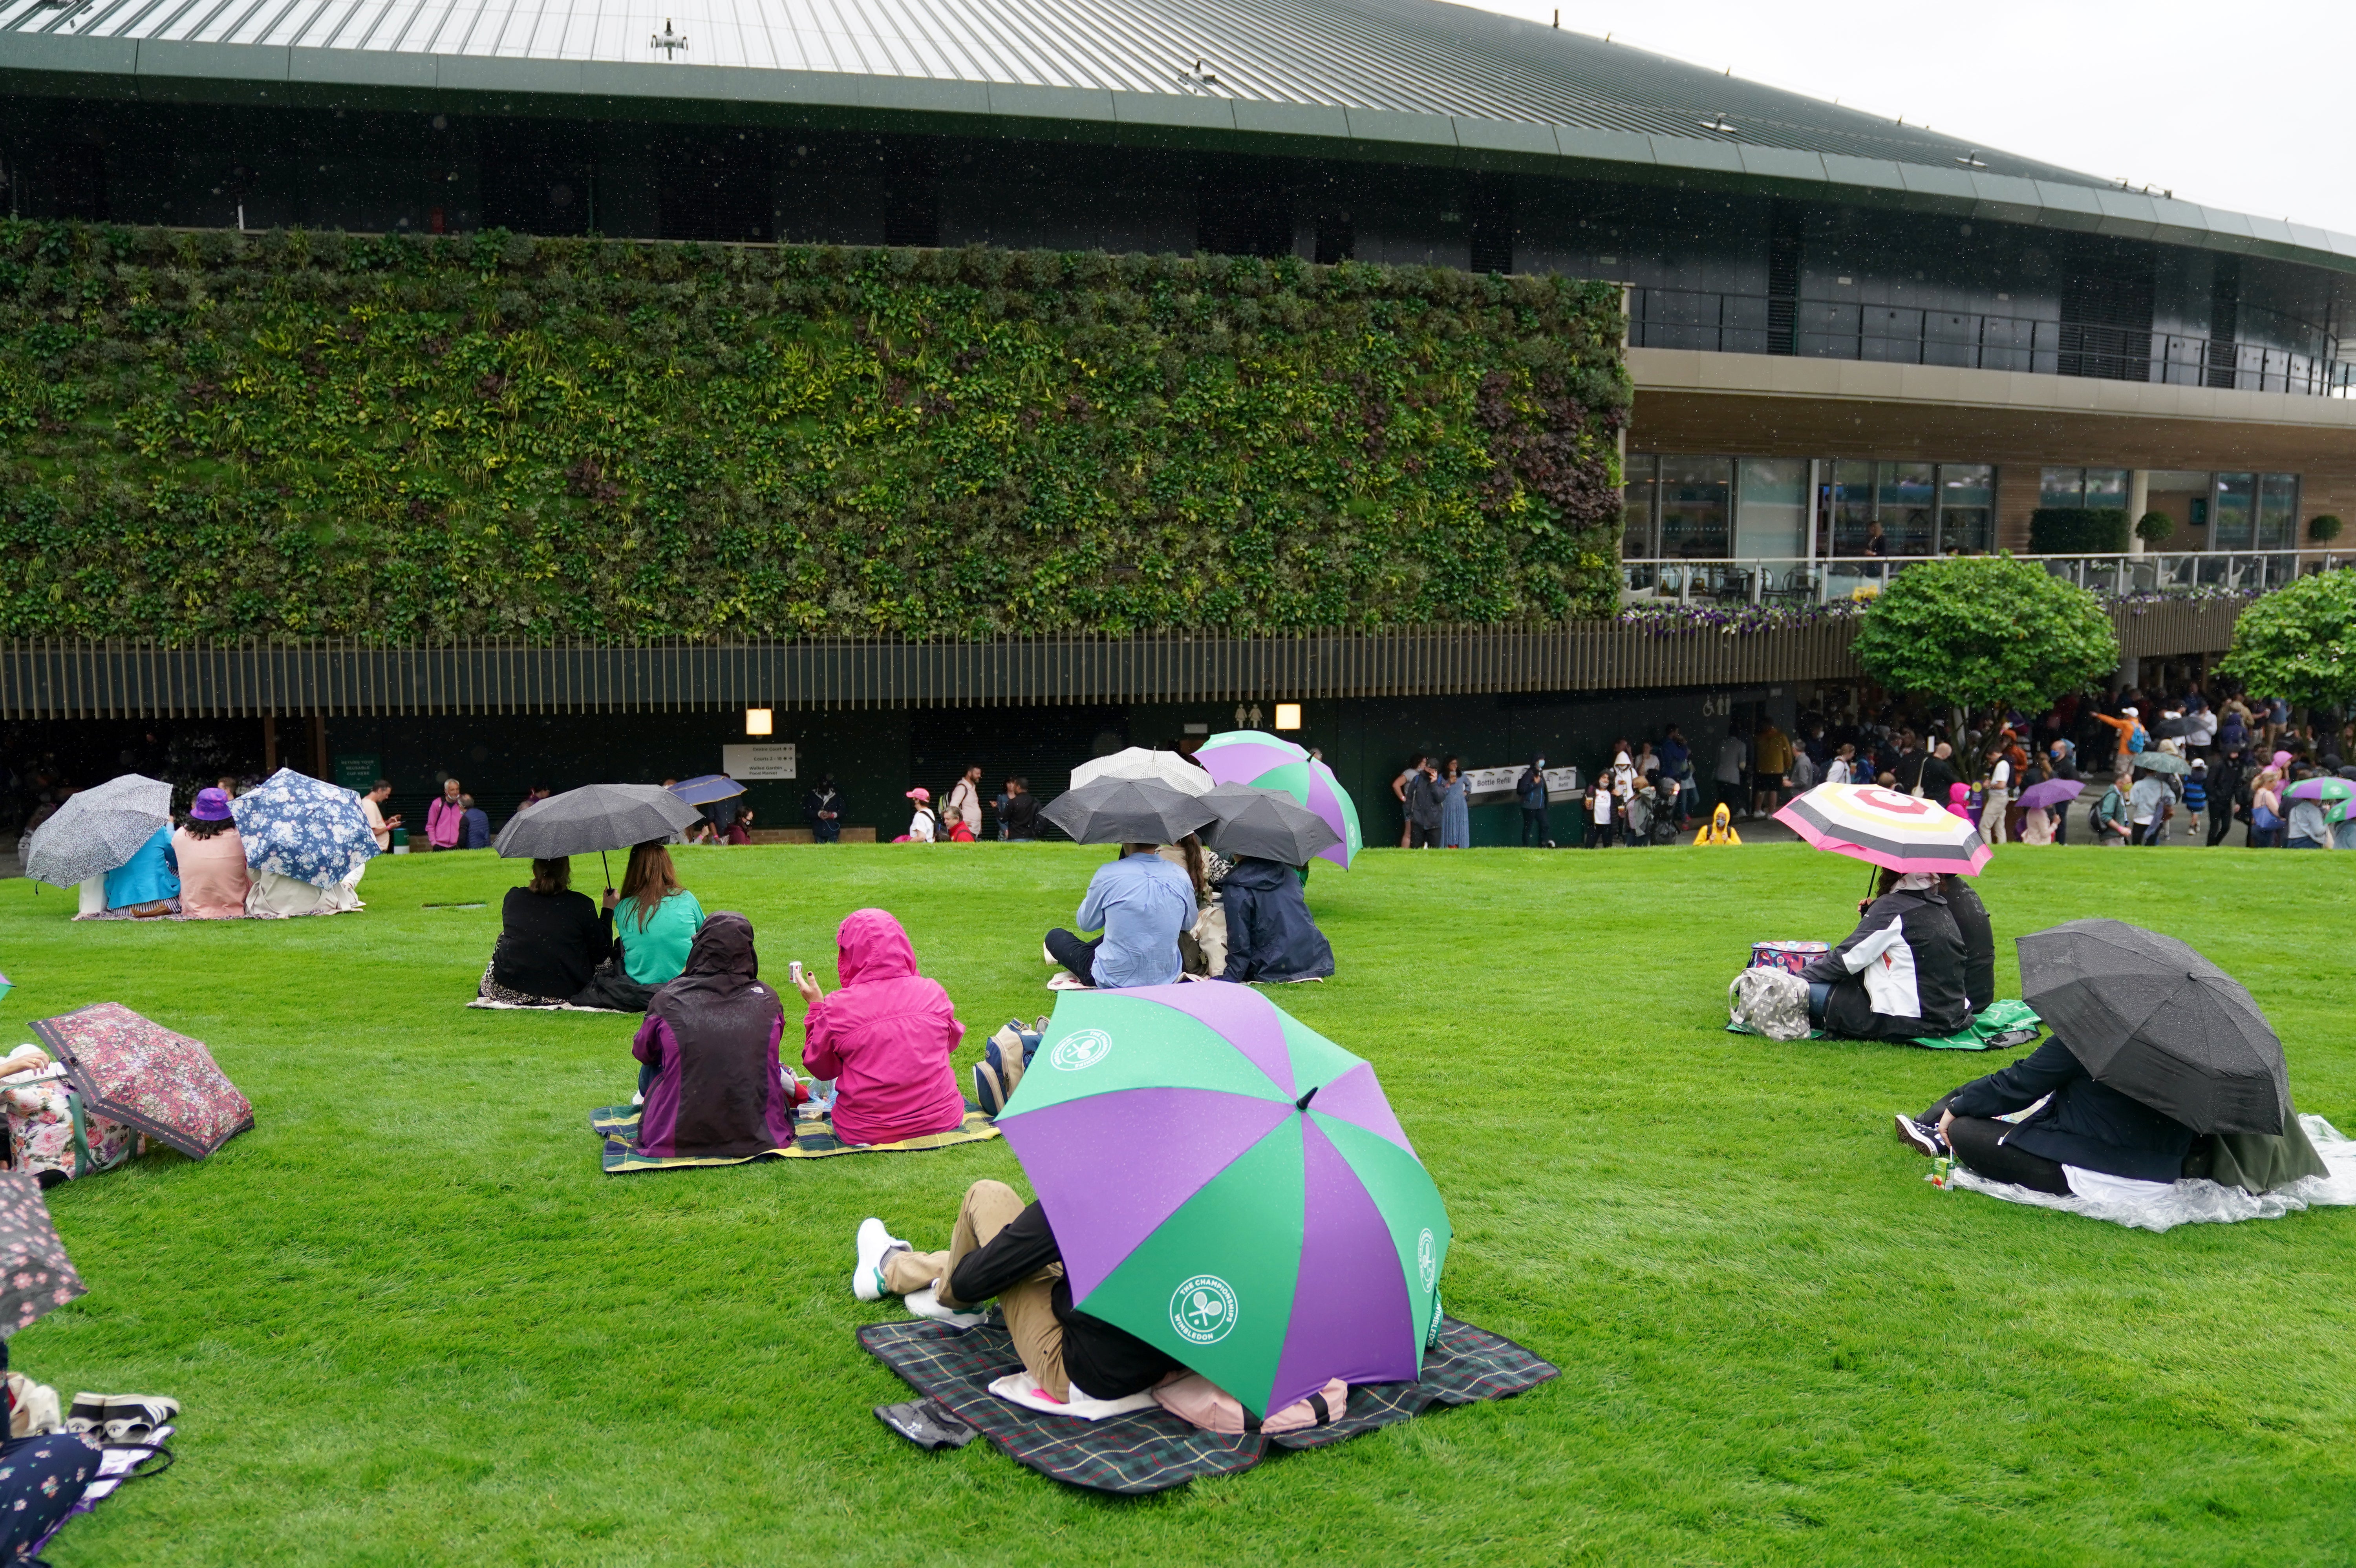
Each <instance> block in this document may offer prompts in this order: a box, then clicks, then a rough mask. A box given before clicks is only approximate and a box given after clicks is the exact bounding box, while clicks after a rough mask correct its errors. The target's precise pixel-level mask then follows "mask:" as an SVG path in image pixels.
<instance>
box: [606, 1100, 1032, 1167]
mask: <svg viewBox="0 0 2356 1568" xmlns="http://www.w3.org/2000/svg"><path fill="white" fill-rule="evenodd" d="M589 1130H590V1131H591V1132H593V1133H595V1134H596V1135H598V1136H600V1137H602V1138H604V1139H605V1161H604V1163H605V1173H606V1174H607V1175H608V1176H612V1175H617V1174H619V1173H621V1172H623V1171H630V1170H680V1169H684V1168H688V1167H690V1166H699V1165H749V1164H750V1163H752V1162H753V1161H754V1160H756V1159H827V1158H830V1157H832V1156H835V1155H838V1154H912V1153H915V1152H916V1151H917V1150H919V1149H928V1148H948V1147H949V1146H951V1145H952V1144H978V1143H987V1142H988V1141H989V1140H991V1138H994V1137H996V1136H999V1132H998V1124H997V1123H995V1122H993V1121H991V1119H990V1118H989V1117H988V1116H986V1115H982V1114H981V1112H980V1111H978V1110H976V1109H975V1108H974V1107H973V1106H972V1105H971V1104H968V1105H967V1106H966V1108H965V1125H962V1126H960V1127H958V1130H957V1131H955V1132H953V1133H927V1134H926V1135H925V1136H923V1137H920V1138H902V1139H901V1140H900V1141H899V1142H898V1143H894V1144H847V1143H844V1142H843V1141H842V1140H841V1139H840V1138H838V1137H836V1136H834V1123H833V1122H832V1121H831V1120H830V1119H829V1118H827V1117H824V1116H819V1117H815V1118H812V1119H809V1120H806V1121H799V1122H796V1123H795V1124H794V1141H793V1142H792V1143H791V1144H790V1145H788V1146H787V1147H784V1148H773V1149H764V1150H762V1151H761V1152H760V1153H758V1154H746V1155H735V1156H732V1157H725V1158H719V1159H710V1158H689V1157H680V1156H674V1157H670V1158H668V1159H659V1158H656V1157H652V1156H649V1155H642V1154H640V1153H638V1152H637V1150H636V1149H634V1148H632V1147H630V1144H631V1141H632V1140H633V1139H635V1138H636V1137H637V1136H638V1107H637V1106H636V1105H608V1106H606V1107H605V1109H603V1110H598V1111H592V1112H590V1113H589Z"/></svg>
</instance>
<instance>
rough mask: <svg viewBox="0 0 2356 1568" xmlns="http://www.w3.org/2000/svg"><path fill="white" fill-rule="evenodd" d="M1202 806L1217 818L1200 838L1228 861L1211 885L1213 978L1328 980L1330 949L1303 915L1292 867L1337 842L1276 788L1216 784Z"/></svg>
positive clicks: (1302, 901)
mask: <svg viewBox="0 0 2356 1568" xmlns="http://www.w3.org/2000/svg"><path fill="white" fill-rule="evenodd" d="M1202 801H1203V804H1204V805H1207V806H1209V807H1211V808H1212V809H1213V810H1215V811H1216V812H1217V813H1218V814H1219V818H1218V820H1217V821H1216V822H1214V823H1213V824H1211V826H1210V827H1207V828H1205V829H1204V832H1203V837H1205V838H1206V839H1207V840H1208V841H1209V842H1210V845H1211V847H1212V848H1215V849H1216V850H1217V851H1218V852H1219V853H1220V854H1222V855H1230V856H1233V857H1234V858H1235V862H1236V864H1235V869H1232V870H1230V871H1229V872H1227V874H1226V877H1225V878H1224V879H1223V880H1221V882H1220V884H1219V897H1220V901H1221V903H1222V904H1223V905H1224V907H1225V912H1226V931H1227V961H1226V967H1225V968H1224V969H1223V970H1222V971H1221V973H1220V976H1219V977H1220V978H1221V979H1224V980H1234V981H1237V982H1248V981H1254V980H1266V981H1270V982H1274V983H1283V982H1287V981H1292V980H1322V979H1324V978H1326V977H1327V976H1331V975H1332V974H1333V944H1331V943H1329V942H1327V941H1326V940H1325V933H1323V932H1322V931H1320V930H1318V929H1317V922H1316V920H1315V919H1314V917H1312V915H1311V914H1310V912H1309V901H1308V900H1307V899H1306V898H1305V897H1304V896H1303V895H1302V893H1301V879H1300V877H1299V876H1298V875H1296V874H1295V869H1296V868H1298V867H1301V866H1305V865H1307V864H1308V863H1309V862H1310V860H1311V859H1312V858H1313V857H1315V856H1316V854H1317V853H1318V852H1319V851H1320V850H1322V849H1325V848H1330V847H1331V846H1333V845H1334V844H1336V843H1338V842H1340V839H1341V836H1340V835H1339V834H1337V833H1335V832H1334V831H1333V827H1331V826H1330V825H1328V824H1327V823H1326V822H1325V821H1324V819H1323V818H1322V817H1320V816H1318V815H1317V814H1316V813H1315V812H1312V811H1311V810H1310V809H1309V808H1308V807H1306V806H1304V805H1301V804H1300V803H1299V802H1297V801H1295V800H1294V799H1293V798H1292V797H1291V796H1290V795H1287V794H1285V793H1284V792H1283V791H1281V790H1272V789H1255V788H1253V787H1252V786H1251V785H1249V784H1221V785H1219V786H1218V788H1216V789H1215V790H1212V791H1211V792H1210V793H1209V794H1207V795H1204V796H1202Z"/></svg>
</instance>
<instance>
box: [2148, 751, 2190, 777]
mask: <svg viewBox="0 0 2356 1568" xmlns="http://www.w3.org/2000/svg"><path fill="white" fill-rule="evenodd" d="M2135 765H2136V767H2138V768H2141V769H2142V770H2143V771H2144V772H2146V773H2190V772H2191V771H2192V764H2191V763H2188V762H2186V761H2185V760H2184V759H2183V758H2182V757H2179V756H2178V755H2177V754H2176V753H2175V752H2137V753H2136V757H2135Z"/></svg>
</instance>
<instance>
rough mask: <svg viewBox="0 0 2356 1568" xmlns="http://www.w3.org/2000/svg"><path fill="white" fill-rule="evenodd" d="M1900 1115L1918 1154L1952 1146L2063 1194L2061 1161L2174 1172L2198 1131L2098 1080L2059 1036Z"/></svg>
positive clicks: (1982, 1170)
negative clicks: (2026, 1113)
mask: <svg viewBox="0 0 2356 1568" xmlns="http://www.w3.org/2000/svg"><path fill="white" fill-rule="evenodd" d="M2049 1095H2050V1096H2051V1098H2050V1099H2048V1098H2047V1096H2049ZM2040 1100H2044V1101H2045V1104H2043V1105H2041V1106H2039V1108H2038V1111H2037V1114H2036V1115H2032V1116H2030V1117H2029V1118H2028V1119H2027V1120H2025V1121H2023V1122H2021V1123H2020V1124H2019V1125H2014V1124H2012V1123H2009V1122H2000V1121H1997V1119H1996V1118H1997V1117H1998V1116H2002V1115H2008V1114H2009V1113H2011V1112H2014V1111H2019V1110H2024V1109H2026V1108H2027V1107H2029V1106H2030V1105H2035V1104H2037V1103H2038V1101H2040ZM1897 1123H1898V1136H1899V1137H1900V1138H1901V1139H1902V1140H1903V1141H1904V1142H1905V1144H1906V1145H1907V1147H1910V1148H1912V1149H1913V1150H1915V1151H1916V1152H1917V1153H1919V1154H1922V1155H1925V1156H1929V1157H1937V1156H1940V1155H1943V1154H1949V1153H1952V1154H1953V1155H1954V1157H1955V1158H1957V1159H1959V1160H1961V1161H1963V1163H1964V1164H1965V1166H1967V1167H1969V1168H1971V1169H1973V1170H1975V1171H1977V1172H1978V1173H1979V1174H1980V1175H1982V1176H1985V1177H1987V1179H1989V1180H1990V1181H2004V1182H2009V1183H2011V1184H2012V1185H2013V1186H2015V1187H2026V1188H2029V1189H2030V1190H2032V1191H2036V1192H2051V1193H2055V1194H2058V1195H2061V1196H2062V1197H2067V1196H2068V1195H2069V1193H2070V1190H2071V1189H2070V1179H2069V1176H2068V1174H2067V1172H2066V1171H2065V1170H2064V1169H2063V1167H2065V1166H2076V1167H2078V1168H2080V1169H2082V1170H2093V1171H2099V1172H2102V1173H2103V1174H2104V1175H2106V1176H2119V1177H2125V1178H2126V1179H2128V1180H2130V1181H2158V1182H2169V1181H2174V1180H2175V1179H2177V1178H2178V1177H2179V1175H2181V1174H2182V1173H2183V1168H2184V1156H2185V1154H2186V1152H2187V1151H2188V1150H2190V1148H2191V1147H2192V1139H2193V1132H2192V1129H2191V1128H2190V1127H2188V1126H2186V1125H2184V1124H2183V1123H2181V1122H2179V1121H2177V1120H2176V1119H2175V1118H2174V1117H2172V1116H2169V1115H2165V1114H2164V1113H2162V1112H2159V1111H2155V1110H2153V1109H2152V1108H2151V1107H2150V1106H2149V1105H2147V1104H2144V1103H2143V1102H2141V1101H2140V1100H2136V1099H2134V1098H2131V1097H2130V1096H2128V1095H2126V1094H2122V1093H2119V1092H2118V1091H2117V1090H2116V1089H2114V1088H2112V1087H2111V1086H2110V1085H2109V1084H2107V1083H2095V1082H2094V1079H2093V1078H2092V1077H2091V1076H2089V1075H2088V1073H2087V1072H2086V1069H2085V1067H2084V1066H2083V1064H2081V1063H2080V1061H2078V1059H2077V1057H2076V1056H2075V1055H2073V1054H2072V1052H2071V1050H2070V1048H2069V1047H2068V1046H2067V1045H2065V1044H2063V1043H2062V1042H2061V1040H2060V1039H2059V1038H2058V1037H2049V1038H2048V1039H2047V1040H2046V1041H2045V1043H2044V1044H2043V1045H2040V1046H2039V1047H2038V1048H2037V1049H2036V1050H2035V1051H2031V1052H2030V1053H2029V1055H2027V1056H2024V1057H2022V1058H2021V1059H2020V1060H2019V1061H2016V1062H2014V1063H2013V1064H2012V1065H2011V1066H2009V1067H2008V1068H2005V1069H2004V1070H2003V1071H2002V1072H1991V1073H1989V1074H1988V1075H1987V1077H1985V1078H1975V1079H1974V1080H1972V1081H1971V1082H1970V1083H1966V1084H1965V1085H1964V1086H1963V1087H1962V1088H1960V1089H1957V1090H1954V1092H1953V1093H1948V1094H1945V1095H1943V1096H1941V1097H1940V1099H1939V1100H1938V1102H1937V1103H1936V1104H1933V1105H1932V1107H1931V1108H1930V1109H1929V1110H1927V1111H1925V1112H1923V1113H1922V1115H1919V1116H1910V1115H1906V1114H1905V1113H1904V1112H1902V1111H1901V1112H1900V1113H1899V1114H1898V1116H1897Z"/></svg>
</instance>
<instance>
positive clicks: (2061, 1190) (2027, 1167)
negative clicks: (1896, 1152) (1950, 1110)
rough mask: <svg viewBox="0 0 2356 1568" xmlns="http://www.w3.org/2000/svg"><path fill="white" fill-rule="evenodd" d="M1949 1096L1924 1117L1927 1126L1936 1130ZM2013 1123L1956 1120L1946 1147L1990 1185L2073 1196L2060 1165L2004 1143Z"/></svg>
mask: <svg viewBox="0 0 2356 1568" xmlns="http://www.w3.org/2000/svg"><path fill="white" fill-rule="evenodd" d="M1952 1099H1954V1095H1952V1094H1950V1095H1947V1096H1946V1097H1945V1098H1944V1099H1942V1100H1941V1101H1940V1102H1939V1103H1938V1104H1935V1105H1933V1106H1932V1107H1931V1108H1930V1109H1929V1110H1927V1111H1925V1112H1923V1113H1922V1125H1925V1126H1931V1127H1935V1126H1937V1125H1939V1117H1940V1116H1941V1115H1944V1113H1945V1111H1946V1109H1947V1102H1948V1101H1949V1100H1952ZM2014 1130H2015V1129H2014V1126H2013V1124H2012V1123H2010V1122H1998V1121H1994V1120H1991V1119H1990V1118H1988V1117H1986V1116H1957V1117H1956V1118H1955V1119H1954V1121H1952V1122H1950V1123H1948V1124H1947V1147H1948V1148H1949V1149H1950V1150H1951V1151H1953V1153H1954V1157H1956V1158H1957V1159H1960V1160H1962V1161H1963V1162H1964V1164H1965V1165H1966V1166H1968V1167H1969V1168H1971V1169H1972V1170H1974V1171H1976V1172H1977V1173H1978V1174H1979V1175H1982V1176H1985V1177H1987V1179H1989V1180H1990V1181H2005V1182H2010V1183H2011V1184H2012V1185H2013V1186H2015V1187H2026V1188H2028V1189H2029V1190H2030V1191H2031V1192H2051V1193H2053V1194H2054V1195H2056V1196H2057V1197H2061V1198H2067V1197H2068V1196H2070V1179H2069V1177H2068V1176H2066V1175H2064V1174H2063V1172H2062V1169H2061V1166H2060V1164H2058V1163H2057V1162H2055V1161H2053V1160H2050V1159H2048V1158H2046V1157H2044V1156H2043V1155H2041V1154H2031V1153H2029V1151H2028V1150H2027V1149H2025V1148H2016V1147H2013V1146H2012V1145H2010V1144H2008V1143H2006V1142H2004V1141H2003V1140H2004V1137H2005V1136H2006V1135H2007V1134H2008V1133H2010V1132H2012V1131H2014Z"/></svg>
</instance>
